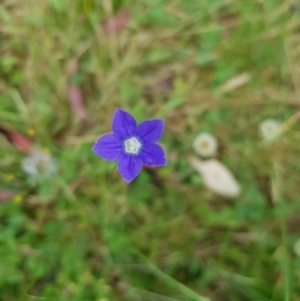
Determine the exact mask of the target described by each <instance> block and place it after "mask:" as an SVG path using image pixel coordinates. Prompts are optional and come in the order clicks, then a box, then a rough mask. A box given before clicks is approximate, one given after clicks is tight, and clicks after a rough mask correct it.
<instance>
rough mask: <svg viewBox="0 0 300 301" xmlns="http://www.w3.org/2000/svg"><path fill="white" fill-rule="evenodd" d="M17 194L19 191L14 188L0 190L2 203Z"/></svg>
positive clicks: (0, 201)
mask: <svg viewBox="0 0 300 301" xmlns="http://www.w3.org/2000/svg"><path fill="white" fill-rule="evenodd" d="M17 194H18V192H17V191H14V190H9V189H3V190H0V203H4V202H6V201H9V200H10V199H12V198H13V197H14V196H15V195H17Z"/></svg>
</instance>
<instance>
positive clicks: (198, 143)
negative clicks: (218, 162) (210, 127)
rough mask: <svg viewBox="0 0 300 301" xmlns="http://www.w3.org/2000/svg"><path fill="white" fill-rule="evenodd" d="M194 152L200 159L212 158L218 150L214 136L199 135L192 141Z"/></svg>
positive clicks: (207, 134)
mask: <svg viewBox="0 0 300 301" xmlns="http://www.w3.org/2000/svg"><path fill="white" fill-rule="evenodd" d="M193 147H194V150H195V152H196V153H197V154H199V155H200V156H202V157H211V156H213V155H214V154H215V153H216V151H217V148H218V142H217V139H216V138H215V136H213V135H211V134H209V133H201V134H199V135H198V136H196V138H195V139H194V142H193Z"/></svg>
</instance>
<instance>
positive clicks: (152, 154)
mask: <svg viewBox="0 0 300 301" xmlns="http://www.w3.org/2000/svg"><path fill="white" fill-rule="evenodd" d="M140 158H141V159H142V161H143V163H144V164H145V165H148V166H152V165H157V166H166V165H167V159H166V154H165V152H164V150H163V148H162V147H161V146H160V145H158V144H155V143H153V144H148V145H146V146H145V147H144V148H143V150H142V151H141V153H140Z"/></svg>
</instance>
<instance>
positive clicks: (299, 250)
mask: <svg viewBox="0 0 300 301" xmlns="http://www.w3.org/2000/svg"><path fill="white" fill-rule="evenodd" d="M294 252H295V254H296V255H297V256H298V257H300V238H299V239H298V240H297V241H296V242H295V244H294Z"/></svg>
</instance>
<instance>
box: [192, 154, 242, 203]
mask: <svg viewBox="0 0 300 301" xmlns="http://www.w3.org/2000/svg"><path fill="white" fill-rule="evenodd" d="M190 163H191V165H192V167H193V168H194V169H195V170H197V171H198V172H199V173H200V174H201V176H202V177H203V181H204V185H205V186H206V188H208V189H209V190H211V191H212V192H214V193H216V194H219V195H221V196H224V197H229V198H235V197H237V196H238V195H239V194H240V187H239V184H238V183H237V181H236V180H235V178H234V177H233V175H232V174H231V172H230V171H229V169H228V168H227V167H226V166H224V165H223V164H222V163H221V162H219V161H218V160H215V159H210V160H206V161H201V160H199V159H197V158H195V157H193V158H191V159H190Z"/></svg>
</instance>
